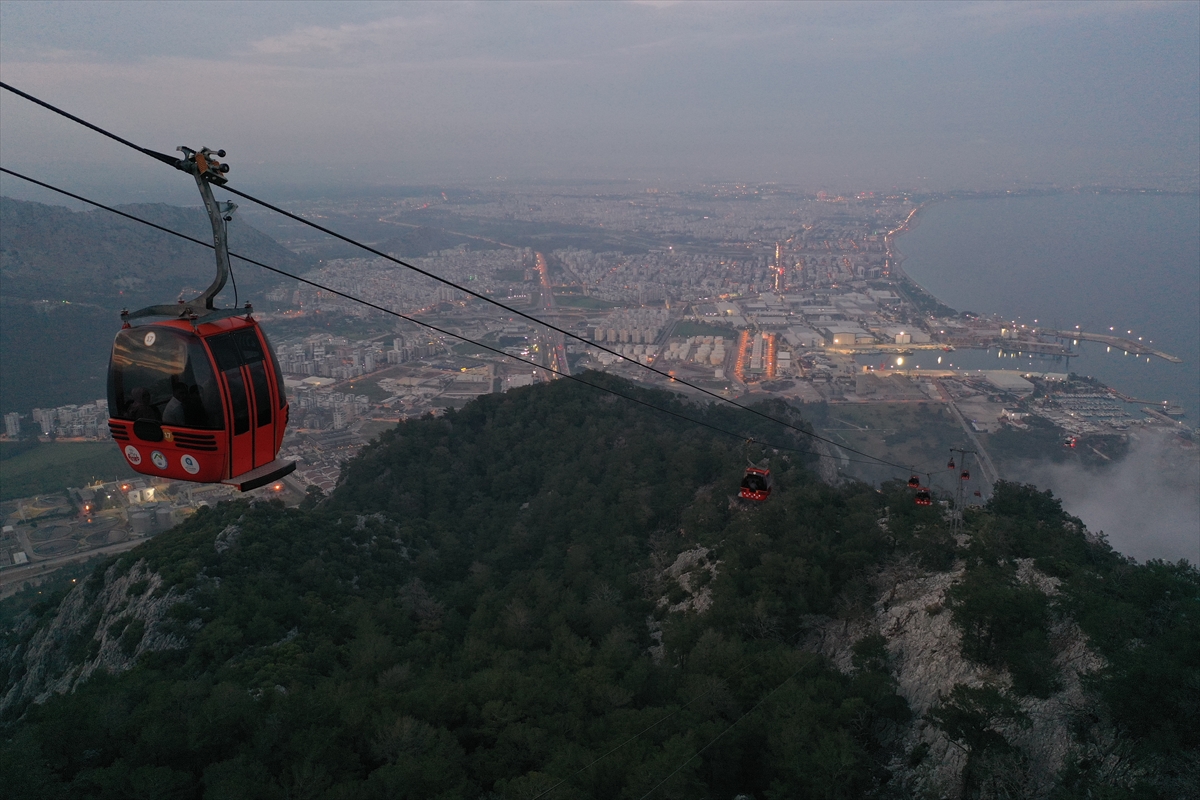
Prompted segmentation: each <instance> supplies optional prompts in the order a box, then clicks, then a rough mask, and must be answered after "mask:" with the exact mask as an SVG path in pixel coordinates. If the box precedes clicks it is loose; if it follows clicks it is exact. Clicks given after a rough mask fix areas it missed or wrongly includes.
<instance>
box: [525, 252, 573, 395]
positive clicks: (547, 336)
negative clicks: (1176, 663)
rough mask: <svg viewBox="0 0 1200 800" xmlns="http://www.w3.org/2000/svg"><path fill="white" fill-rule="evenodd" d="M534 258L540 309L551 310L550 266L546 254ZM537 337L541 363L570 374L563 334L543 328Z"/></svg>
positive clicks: (552, 304)
mask: <svg viewBox="0 0 1200 800" xmlns="http://www.w3.org/2000/svg"><path fill="white" fill-rule="evenodd" d="M534 258H535V260H536V263H535V266H536V268H537V271H538V275H539V276H540V277H539V281H540V283H541V287H542V291H541V295H542V303H541V306H542V310H544V311H553V310H554V287H553V286H552V285H551V284H550V268H549V266H548V265H547V264H546V256H544V255H543V254H542V253H535V254H534ZM538 339H539V342H540V345H541V346H540V347H538V355H539V357H540V360H541V363H542V364H544V365H545V366H547V367H549V368H550V369H552V370H554V371H555V372H558V373H560V374H562V375H570V374H571V368H570V367H569V366H568V365H567V348H566V345H565V343H564V342H563V335H562V334H561V333H558V332H557V331H552V330H550V329H549V328H545V329H543V330H542V332H541V334H539V335H538Z"/></svg>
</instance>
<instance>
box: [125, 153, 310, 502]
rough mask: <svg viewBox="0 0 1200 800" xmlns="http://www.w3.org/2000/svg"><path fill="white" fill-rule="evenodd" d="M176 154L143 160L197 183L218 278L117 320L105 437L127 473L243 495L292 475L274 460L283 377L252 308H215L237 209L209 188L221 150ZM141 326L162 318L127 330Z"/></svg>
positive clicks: (290, 465)
mask: <svg viewBox="0 0 1200 800" xmlns="http://www.w3.org/2000/svg"><path fill="white" fill-rule="evenodd" d="M178 149H179V152H181V153H183V156H184V157H183V158H175V157H174V156H169V155H165V154H163V153H155V152H153V151H151V150H146V151H145V152H146V153H149V154H150V155H152V156H154V157H155V158H157V159H159V160H160V161H163V162H164V163H167V164H170V165H171V166H173V167H175V168H176V169H178V170H181V171H183V172H187V173H189V174H190V175H191V176H192V177H193V178H195V180H196V186H197V187H198V188H199V189H200V196H201V198H203V200H204V208H205V210H206V211H207V212H208V219H209V222H210V223H211V224H212V231H213V253H214V254H215V256H216V260H217V264H216V266H217V273H216V276H215V277H214V278H213V282H212V284H210V285H209V287H208V288H207V289H205V290H204V291H203V292H202V293H200V295H199V296H198V297H195V298H193V299H192V300H190V301H185V300H184V299H182V298H180V299H179V301H178V302H175V303H165V304H162V305H154V306H147V307H146V308H143V309H139V310H138V311H134V312H132V313H131V312H129V311H122V312H121V319H122V320H123V321H124V325H123V326H122V328H121V330H120V332H118V333H117V338H116V341H114V342H113V349H112V356H111V357H110V358H109V361H108V413H109V420H108V428H109V432H110V433H111V434H112V438H113V440H114V441H115V442H116V443H117V445H118V446H119V447H120V448H121V452H122V453H123V454H124V456H125V461H126V463H128V464H129V466H130V467H131V468H132V469H133V470H134V471H135V472H140V473H142V474H143V475H154V476H157V477H160V478H171V479H173V480H180V481H195V482H197V483H217V482H221V483H226V484H229V485H230V486H234V487H236V488H238V489H240V490H241V491H249V490H250V489H256V488H258V487H259V486H266V485H267V484H268V483H271V482H272V481H278V480H279V479H281V478H283V477H284V476H285V475H287V474H289V473H291V472H292V471H293V470H295V469H296V463H295V462H294V461H287V460H284V459H279V458H276V456H277V455H278V453H279V447H280V446H281V445H282V444H283V434H284V431H285V430H287V423H288V404H287V396H286V395H285V394H284V390H283V373H282V372H281V371H280V369H279V361H278V360H277V359H276V358H275V352H274V351H273V350H272V349H271V344H270V342H268V341H267V337H266V334H264V333H263V331H262V329H261V328H259V326H258V323H257V322H255V321H254V318H253V317H252V316H251V315H250V304H249V303H246V306H245V308H244V309H238V308H227V309H219V308H216V305H215V302H214V301H215V299H216V297H217V295H218V294H219V293H220V291H221V289H222V288H224V286H225V281H226V279H227V278H228V277H229V247H228V235H227V233H228V232H227V230H226V227H225V223H227V222H229V221H231V220H232V219H233V216H232V215H233V212H234V210H235V209H236V208H237V206H236V205H234V204H233V203H218V202H217V201H216V200H215V199H214V198H213V194H212V185H213V184H215V185H217V186H221V185H223V184H224V183H226V180H225V177H224V176H225V174H226V173H228V172H229V165H228V164H222V163H221V162H220V161H218V160H217V159H218V158H224V157H225V151H224V150H216V151H213V150H210V149H209V148H207V147H205V148H201V149H200V150H192V149H191V148H188V147H180V148H178ZM235 304H236V301H235ZM148 317H160V318H161V317H167V318H168V319H165V320H163V319H160V320H159V321H156V322H146V323H144V324H141V325H137V326H135V325H133V324H132V323H131V320H134V319H144V318H148Z"/></svg>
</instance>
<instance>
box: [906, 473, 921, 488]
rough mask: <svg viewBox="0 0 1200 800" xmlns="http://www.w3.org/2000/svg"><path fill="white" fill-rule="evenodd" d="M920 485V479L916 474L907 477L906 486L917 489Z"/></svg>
mask: <svg viewBox="0 0 1200 800" xmlns="http://www.w3.org/2000/svg"><path fill="white" fill-rule="evenodd" d="M920 486H921V479H920V478H918V477H917V476H916V475H913V476H912V477H911V478H909V479H908V488H910V489H919V488H920Z"/></svg>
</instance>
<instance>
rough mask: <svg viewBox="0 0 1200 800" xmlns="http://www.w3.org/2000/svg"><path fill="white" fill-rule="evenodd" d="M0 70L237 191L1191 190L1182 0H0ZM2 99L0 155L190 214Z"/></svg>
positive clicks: (116, 152) (113, 161)
mask: <svg viewBox="0 0 1200 800" xmlns="http://www.w3.org/2000/svg"><path fill="white" fill-rule="evenodd" d="M0 74H2V75H3V80H4V81H5V82H8V83H11V84H13V85H15V86H17V87H19V88H21V89H24V90H25V91H28V92H31V93H33V94H35V95H38V96H40V97H42V98H44V99H46V100H48V101H49V102H52V103H55V104H58V105H60V106H62V107H64V108H66V109H68V110H70V111H72V112H74V113H76V114H78V115H80V116H82V117H85V118H87V119H89V120H92V121H94V122H95V123H97V124H99V125H101V126H104V127H107V128H110V129H112V130H114V131H115V132H117V133H119V134H121V135H123V136H125V137H127V138H130V139H132V140H134V141H136V142H138V143H139V144H143V145H145V146H147V147H151V148H154V149H160V150H168V151H170V150H173V148H174V147H175V146H176V145H179V144H189V145H193V146H195V145H208V146H212V147H214V148H216V147H223V148H225V149H226V150H228V151H229V153H230V156H229V161H230V162H231V164H232V165H233V167H234V170H235V172H234V173H232V174H231V177H236V178H238V179H239V181H238V182H239V184H240V185H242V186H243V188H247V189H249V188H251V186H252V185H254V184H255V183H257V184H258V185H260V186H261V185H266V184H273V185H276V186H279V185H284V184H288V183H294V184H306V183H309V184H323V183H334V184H338V185H342V186H352V185H363V186H368V185H381V186H382V185H387V184H404V183H416V182H428V183H434V184H455V183H464V182H478V181H483V180H488V179H495V178H500V177H503V178H508V179H512V180H522V179H568V180H571V179H576V178H597V179H636V180H644V181H647V182H651V183H666V184H670V183H683V182H692V181H713V180H721V181H728V180H745V181H780V182H783V183H788V184H797V185H800V186H805V187H812V188H830V189H835V190H852V189H885V188H890V187H893V186H898V187H901V188H930V189H945V188H954V187H968V188H1010V187H1013V186H1022V185H1030V184H1039V183H1044V182H1057V183H1065V184H1072V183H1077V182H1090V181H1103V182H1110V183H1123V184H1156V185H1171V186H1180V185H1183V186H1186V187H1195V186H1196V185H1198V184H1200V3H1195V2H1185V3H1165V4H1157V3H1148V4H1146V3H1139V4H1104V3H1094V2H1089V3H1082V4H1072V3H1037V2H1025V3H1003V4H991V3H982V4H979V3H966V4H956V3H947V2H939V3H929V4H895V5H891V4H884V3H866V4H853V3H829V4H825V3H786V4H773V3H772V4H754V3H747V2H738V3H733V4H721V3H713V4H706V3H670V2H648V3H566V2H558V3H533V4H523V3H500V2H486V3H462V4H454V3H437V4H433V5H425V4H421V3H403V4H393V3H348V2H340V3H298V2H287V3H273V2H256V3H220V2H217V3H200V2H189V3H168V2H160V3H149V2H137V3H121V2H105V3H80V2H69V3H57V2H20V0H4V2H3V3H0ZM2 94H3V96H2V97H0V161H2V162H3V164H4V165H5V166H8V167H10V168H13V169H19V170H28V171H29V172H31V173H34V174H36V175H42V176H46V177H48V178H50V179H54V180H58V181H63V180H66V179H67V178H70V182H71V185H74V186H77V187H80V188H85V187H86V188H89V189H90V190H92V191H105V192H107V196H108V197H109V199H113V198H114V196H115V195H119V194H122V193H124V195H123V196H124V197H126V199H130V198H129V193H130V192H131V191H134V190H135V189H136V192H134V193H135V194H137V195H138V198H139V199H167V200H189V201H190V194H188V192H194V189H192V188H191V187H187V186H184V187H182V188H179V189H178V193H173V192H175V190H174V189H171V188H168V187H172V186H174V187H178V182H177V181H176V179H175V176H173V175H170V174H164V172H166V168H164V167H161V166H159V165H156V164H154V163H152V162H148V160H146V159H144V157H139V156H137V155H136V154H134V153H133V152H132V151H126V150H124V149H123V148H121V147H120V146H119V145H117V144H115V143H113V142H109V141H107V140H105V139H103V138H101V137H99V136H96V135H95V134H90V133H87V132H86V131H83V130H82V129H80V128H78V127H77V126H75V125H73V124H72V123H70V122H67V121H66V120H63V119H61V118H57V117H54V116H53V115H51V114H50V113H48V112H46V111H44V110H42V109H39V108H37V107H35V106H32V105H31V104H29V103H28V102H26V101H24V100H22V99H20V98H17V97H14V96H13V95H11V94H9V93H7V92H4V93H2ZM15 184H16V181H13V180H11V179H7V178H6V179H5V180H4V181H3V183H2V188H3V190H4V192H5V193H7V194H10V195H11V194H16V193H18V191H17V187H16V185H15Z"/></svg>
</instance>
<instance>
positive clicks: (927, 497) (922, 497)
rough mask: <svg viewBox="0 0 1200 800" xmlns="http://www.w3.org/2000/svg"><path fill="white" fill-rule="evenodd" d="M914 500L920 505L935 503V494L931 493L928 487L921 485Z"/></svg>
mask: <svg viewBox="0 0 1200 800" xmlns="http://www.w3.org/2000/svg"><path fill="white" fill-rule="evenodd" d="M913 501H914V502H915V503H916V504H917V505H919V506H931V505H933V496H932V495H931V494H929V490H928V489H926V488H925V487H921V488H920V489H918V490H917V496H916V497H915V498H913Z"/></svg>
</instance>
